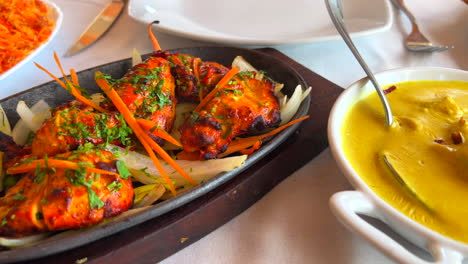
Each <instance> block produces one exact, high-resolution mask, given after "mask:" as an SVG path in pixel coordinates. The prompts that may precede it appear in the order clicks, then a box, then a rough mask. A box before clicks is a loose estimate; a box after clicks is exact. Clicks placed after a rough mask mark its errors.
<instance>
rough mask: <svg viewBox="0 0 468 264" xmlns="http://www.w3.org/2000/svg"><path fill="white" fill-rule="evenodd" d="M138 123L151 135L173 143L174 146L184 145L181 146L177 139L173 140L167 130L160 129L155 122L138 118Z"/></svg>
mask: <svg viewBox="0 0 468 264" xmlns="http://www.w3.org/2000/svg"><path fill="white" fill-rule="evenodd" d="M136 121H137V122H138V124H139V125H140V126H141V128H143V129H144V130H146V131H148V132H150V133H151V134H153V135H155V136H157V137H160V138H162V139H164V140H166V141H167V142H171V143H172V144H174V145H176V146H178V147H182V144H180V142H179V141H177V139H175V138H173V137H172V136H171V135H170V134H169V133H167V131H166V130H164V129H161V128H159V127H158V126H157V125H156V124H155V123H154V122H152V121H151V120H148V119H142V118H137V119H136Z"/></svg>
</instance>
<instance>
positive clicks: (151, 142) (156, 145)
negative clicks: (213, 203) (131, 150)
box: [143, 133, 198, 186]
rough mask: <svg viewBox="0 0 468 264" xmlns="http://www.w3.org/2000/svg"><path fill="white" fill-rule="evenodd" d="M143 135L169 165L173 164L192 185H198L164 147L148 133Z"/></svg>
mask: <svg viewBox="0 0 468 264" xmlns="http://www.w3.org/2000/svg"><path fill="white" fill-rule="evenodd" d="M143 137H144V138H145V140H146V141H147V142H148V143H149V145H150V146H151V148H153V149H154V150H155V151H156V152H157V153H158V154H159V155H160V156H161V158H163V159H164V160H165V161H166V162H167V163H169V165H171V166H172V167H173V168H174V169H175V170H176V171H177V172H178V173H180V175H182V177H184V178H185V179H186V180H187V181H188V182H190V183H191V184H192V185H194V186H196V185H198V184H197V182H196V181H194V180H193V179H192V178H191V177H190V176H189V175H188V174H187V173H186V172H185V171H184V170H183V169H182V168H181V167H180V166H179V164H177V162H175V161H174V160H173V159H172V158H171V156H169V154H167V152H166V151H164V149H162V148H161V146H159V145H158V144H157V143H156V142H154V141H153V140H152V139H151V138H150V137H149V136H148V135H147V134H144V133H143Z"/></svg>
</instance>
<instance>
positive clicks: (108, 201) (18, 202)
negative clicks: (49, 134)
mask: <svg viewBox="0 0 468 264" xmlns="http://www.w3.org/2000/svg"><path fill="white" fill-rule="evenodd" d="M53 158H54V159H59V160H66V161H72V162H75V163H77V164H80V166H82V167H80V168H78V169H61V168H53V167H50V168H49V167H37V168H36V169H35V170H32V171H30V172H27V173H26V174H24V176H23V177H22V178H21V179H20V180H19V181H18V183H17V184H16V185H15V186H13V187H11V188H10V189H9V190H8V191H7V193H6V195H5V196H4V197H2V198H0V221H1V222H0V236H8V237H21V236H25V235H30V234H35V233H38V232H43V231H55V230H64V229H70V228H80V227H84V226H89V225H92V224H96V223H98V222H100V221H102V220H103V219H104V218H107V217H111V216H115V215H117V214H120V213H122V212H124V211H126V210H128V209H129V208H130V207H131V206H132V204H133V195H134V191H133V187H132V183H131V179H130V178H129V177H128V175H126V176H125V177H124V176H121V175H120V174H118V173H115V172H117V169H116V159H115V157H114V156H113V155H112V153H110V152H107V151H104V150H100V149H96V148H89V147H84V148H83V149H79V150H77V151H74V152H67V153H63V154H59V155H56V156H54V157H53ZM28 162H33V160H32V161H28ZM88 166H91V167H93V168H97V169H101V170H103V171H109V172H112V173H109V174H106V173H89V172H87V171H86V167H88Z"/></svg>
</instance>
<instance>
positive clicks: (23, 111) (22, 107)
mask: <svg viewBox="0 0 468 264" xmlns="http://www.w3.org/2000/svg"><path fill="white" fill-rule="evenodd" d="M16 112H18V115H19V116H20V117H21V119H23V121H24V122H25V123H26V126H28V128H29V129H30V130H32V131H33V132H36V131H37V130H39V128H41V125H42V124H41V123H38V122H35V121H34V120H33V119H34V113H33V112H32V111H31V109H29V107H28V106H27V105H26V103H25V102H24V101H19V102H18V105H16Z"/></svg>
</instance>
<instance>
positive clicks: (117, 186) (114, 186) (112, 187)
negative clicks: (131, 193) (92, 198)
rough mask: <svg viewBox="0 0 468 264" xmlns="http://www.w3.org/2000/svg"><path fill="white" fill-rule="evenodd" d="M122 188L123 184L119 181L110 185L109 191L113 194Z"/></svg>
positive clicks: (108, 186)
mask: <svg viewBox="0 0 468 264" xmlns="http://www.w3.org/2000/svg"><path fill="white" fill-rule="evenodd" d="M120 188H122V183H120V182H119V181H113V182H111V183H110V184H109V185H107V189H108V190H109V191H111V192H116V191H118V190H120Z"/></svg>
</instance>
